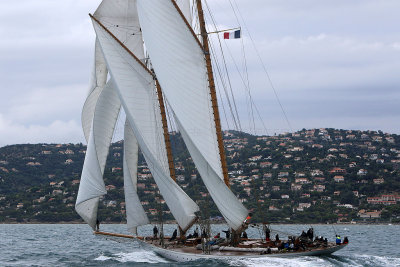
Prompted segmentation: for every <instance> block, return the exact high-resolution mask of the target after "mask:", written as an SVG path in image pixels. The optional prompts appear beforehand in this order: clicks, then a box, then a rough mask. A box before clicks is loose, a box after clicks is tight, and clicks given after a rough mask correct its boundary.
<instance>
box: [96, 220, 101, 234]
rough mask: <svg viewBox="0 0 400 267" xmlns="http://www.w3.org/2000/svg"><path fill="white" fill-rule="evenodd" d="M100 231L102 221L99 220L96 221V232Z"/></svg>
mask: <svg viewBox="0 0 400 267" xmlns="http://www.w3.org/2000/svg"><path fill="white" fill-rule="evenodd" d="M99 230H100V221H99V219H97V220H96V232H98V231H99Z"/></svg>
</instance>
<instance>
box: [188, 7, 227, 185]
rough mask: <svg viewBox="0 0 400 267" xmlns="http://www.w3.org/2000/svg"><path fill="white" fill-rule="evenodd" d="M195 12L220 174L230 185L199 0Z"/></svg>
mask: <svg viewBox="0 0 400 267" xmlns="http://www.w3.org/2000/svg"><path fill="white" fill-rule="evenodd" d="M196 2H197V12H198V16H199V24H200V33H201V36H202V37H203V51H204V56H205V59H206V67H207V75H208V82H209V87H210V95H211V104H212V108H213V113H214V121H215V128H216V131H217V141H218V148H219V155H220V159H221V167H222V174H223V176H224V182H225V184H226V185H227V186H228V187H230V185H229V177H228V167H227V164H226V156H225V149H224V142H223V139H222V130H221V119H220V116H219V110H218V100H217V93H216V91H215V82H214V75H213V70H212V65H211V56H210V49H209V46H208V34H207V30H206V23H205V20H204V13H203V7H202V3H201V0H197V1H196Z"/></svg>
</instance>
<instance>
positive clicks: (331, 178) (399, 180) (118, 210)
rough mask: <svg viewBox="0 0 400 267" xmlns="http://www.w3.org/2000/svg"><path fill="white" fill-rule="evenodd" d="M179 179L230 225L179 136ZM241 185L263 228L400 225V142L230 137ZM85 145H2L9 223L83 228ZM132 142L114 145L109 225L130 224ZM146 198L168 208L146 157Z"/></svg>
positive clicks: (348, 133) (344, 135)
mask: <svg viewBox="0 0 400 267" xmlns="http://www.w3.org/2000/svg"><path fill="white" fill-rule="evenodd" d="M171 143H172V147H173V154H174V161H175V168H176V174H177V183H178V184H179V185H180V186H181V187H182V188H183V189H184V190H185V191H186V193H187V194H188V195H189V196H191V197H192V199H194V200H195V201H197V202H198V203H199V206H200V207H201V209H202V211H203V213H204V211H205V207H206V206H207V207H208V208H207V212H206V213H209V214H210V216H211V217H212V218H213V220H214V221H218V220H222V218H221V217H220V215H219V212H218V210H217V209H216V207H215V205H214V204H213V203H212V199H211V198H210V197H209V195H208V193H207V190H206V189H205V186H204V184H203V182H202V181H201V178H200V176H199V174H198V173H197V170H196V168H195V167H194V165H193V162H192V161H191V159H190V156H189V154H188V152H187V150H186V148H185V146H184V143H183V142H182V140H181V137H180V135H179V134H176V133H172V134H171ZM224 143H225V149H226V154H227V160H228V168H229V174H230V178H231V179H230V181H231V189H232V191H233V192H234V193H235V194H236V195H237V196H238V198H239V199H240V200H241V201H242V202H243V203H244V205H245V206H246V207H247V208H248V209H249V210H251V211H252V212H253V214H254V217H253V222H254V221H258V222H261V221H263V222H270V223H327V222H329V223H336V222H351V221H353V222H356V221H357V222H365V223H369V222H392V223H396V222H400V136H399V135H395V134H387V133H383V132H381V131H354V130H353V131H352V130H337V129H312V130H305V129H303V130H302V131H298V132H295V133H290V134H281V135H277V136H253V135H249V134H246V133H241V132H236V131H225V132H224ZM85 151H86V146H84V145H83V144H24V145H11V146H6V147H2V148H0V223H14V222H20V223H24V222H25V223H35V222H36V223H56V222H80V221H81V220H80V218H79V216H78V215H77V214H76V212H75V210H74V204H75V199H76V195H77V192H78V187H79V179H80V174H81V170H82V165H83V161H84V157H85ZM122 157H123V142H122V141H120V142H117V143H113V144H112V146H111V148H110V152H109V155H108V160H107V166H106V168H105V172H104V181H105V185H106V189H107V194H106V195H105V196H104V197H103V198H102V200H101V202H100V205H99V218H100V219H101V220H102V221H103V222H116V223H117V222H124V221H125V202H124V196H123V170H122ZM137 186H138V193H139V197H140V200H141V201H142V205H143V206H144V208H145V210H146V211H147V212H148V215H149V218H150V220H156V219H157V207H158V206H159V205H160V204H159V203H162V205H163V211H164V216H165V219H166V220H167V219H172V216H171V214H170V213H169V210H168V207H167V206H166V204H165V203H164V201H163V200H162V197H161V196H160V195H159V193H158V189H157V185H156V184H155V182H154V180H153V178H152V176H151V173H150V171H149V169H148V168H147V166H146V163H145V161H144V158H143V157H142V156H140V157H139V168H138V184H137Z"/></svg>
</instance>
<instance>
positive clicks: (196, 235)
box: [193, 227, 199, 238]
mask: <svg viewBox="0 0 400 267" xmlns="http://www.w3.org/2000/svg"><path fill="white" fill-rule="evenodd" d="M198 237H199V228H197V227H196V229H194V232H193V238H198Z"/></svg>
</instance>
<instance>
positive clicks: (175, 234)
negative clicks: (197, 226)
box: [169, 229, 178, 241]
mask: <svg viewBox="0 0 400 267" xmlns="http://www.w3.org/2000/svg"><path fill="white" fill-rule="evenodd" d="M177 235H178V231H177V230H176V229H175V231H174V232H173V233H172V236H171V238H170V239H169V241H173V240H175V239H176V236H177Z"/></svg>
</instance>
